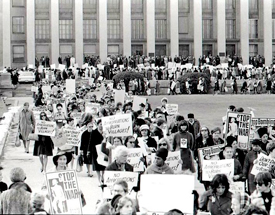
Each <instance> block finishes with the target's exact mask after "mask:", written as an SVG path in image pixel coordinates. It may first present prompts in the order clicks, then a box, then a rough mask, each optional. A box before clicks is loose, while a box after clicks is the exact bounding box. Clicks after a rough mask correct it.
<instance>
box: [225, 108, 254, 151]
mask: <svg viewBox="0 0 275 215" xmlns="http://www.w3.org/2000/svg"><path fill="white" fill-rule="evenodd" d="M250 127H251V114H246V113H235V112H228V113H227V120H226V134H227V136H234V137H237V141H238V148H240V149H245V150H247V149H248V144H249V136H250V135H249V133H250Z"/></svg>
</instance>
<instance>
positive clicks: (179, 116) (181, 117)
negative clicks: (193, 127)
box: [176, 115, 184, 122]
mask: <svg viewBox="0 0 275 215" xmlns="http://www.w3.org/2000/svg"><path fill="white" fill-rule="evenodd" d="M182 120H184V116H182V115H177V116H176V121H178V122H179V121H182Z"/></svg>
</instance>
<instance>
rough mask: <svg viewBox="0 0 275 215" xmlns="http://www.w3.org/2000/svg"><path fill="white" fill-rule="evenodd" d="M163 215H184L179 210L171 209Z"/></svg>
mask: <svg viewBox="0 0 275 215" xmlns="http://www.w3.org/2000/svg"><path fill="white" fill-rule="evenodd" d="M164 215H184V214H183V212H181V211H180V210H179V209H172V210H170V211H168V212H166V213H165V214H164Z"/></svg>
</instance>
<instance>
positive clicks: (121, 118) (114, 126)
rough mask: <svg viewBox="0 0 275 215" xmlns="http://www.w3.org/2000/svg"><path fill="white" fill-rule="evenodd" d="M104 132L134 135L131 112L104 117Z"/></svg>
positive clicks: (111, 134) (112, 134)
mask: <svg viewBox="0 0 275 215" xmlns="http://www.w3.org/2000/svg"><path fill="white" fill-rule="evenodd" d="M102 126H103V132H106V135H107V136H113V137H124V136H131V135H133V128H132V127H133V124H132V115H131V114H120V115H113V116H107V117H102Z"/></svg>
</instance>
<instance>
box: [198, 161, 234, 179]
mask: <svg viewBox="0 0 275 215" xmlns="http://www.w3.org/2000/svg"><path fill="white" fill-rule="evenodd" d="M216 174H225V175H227V176H228V178H232V177H233V175H234V159H226V160H204V161H203V163H202V180H203V181H211V180H212V179H213V178H214V176H215V175H216Z"/></svg>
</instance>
